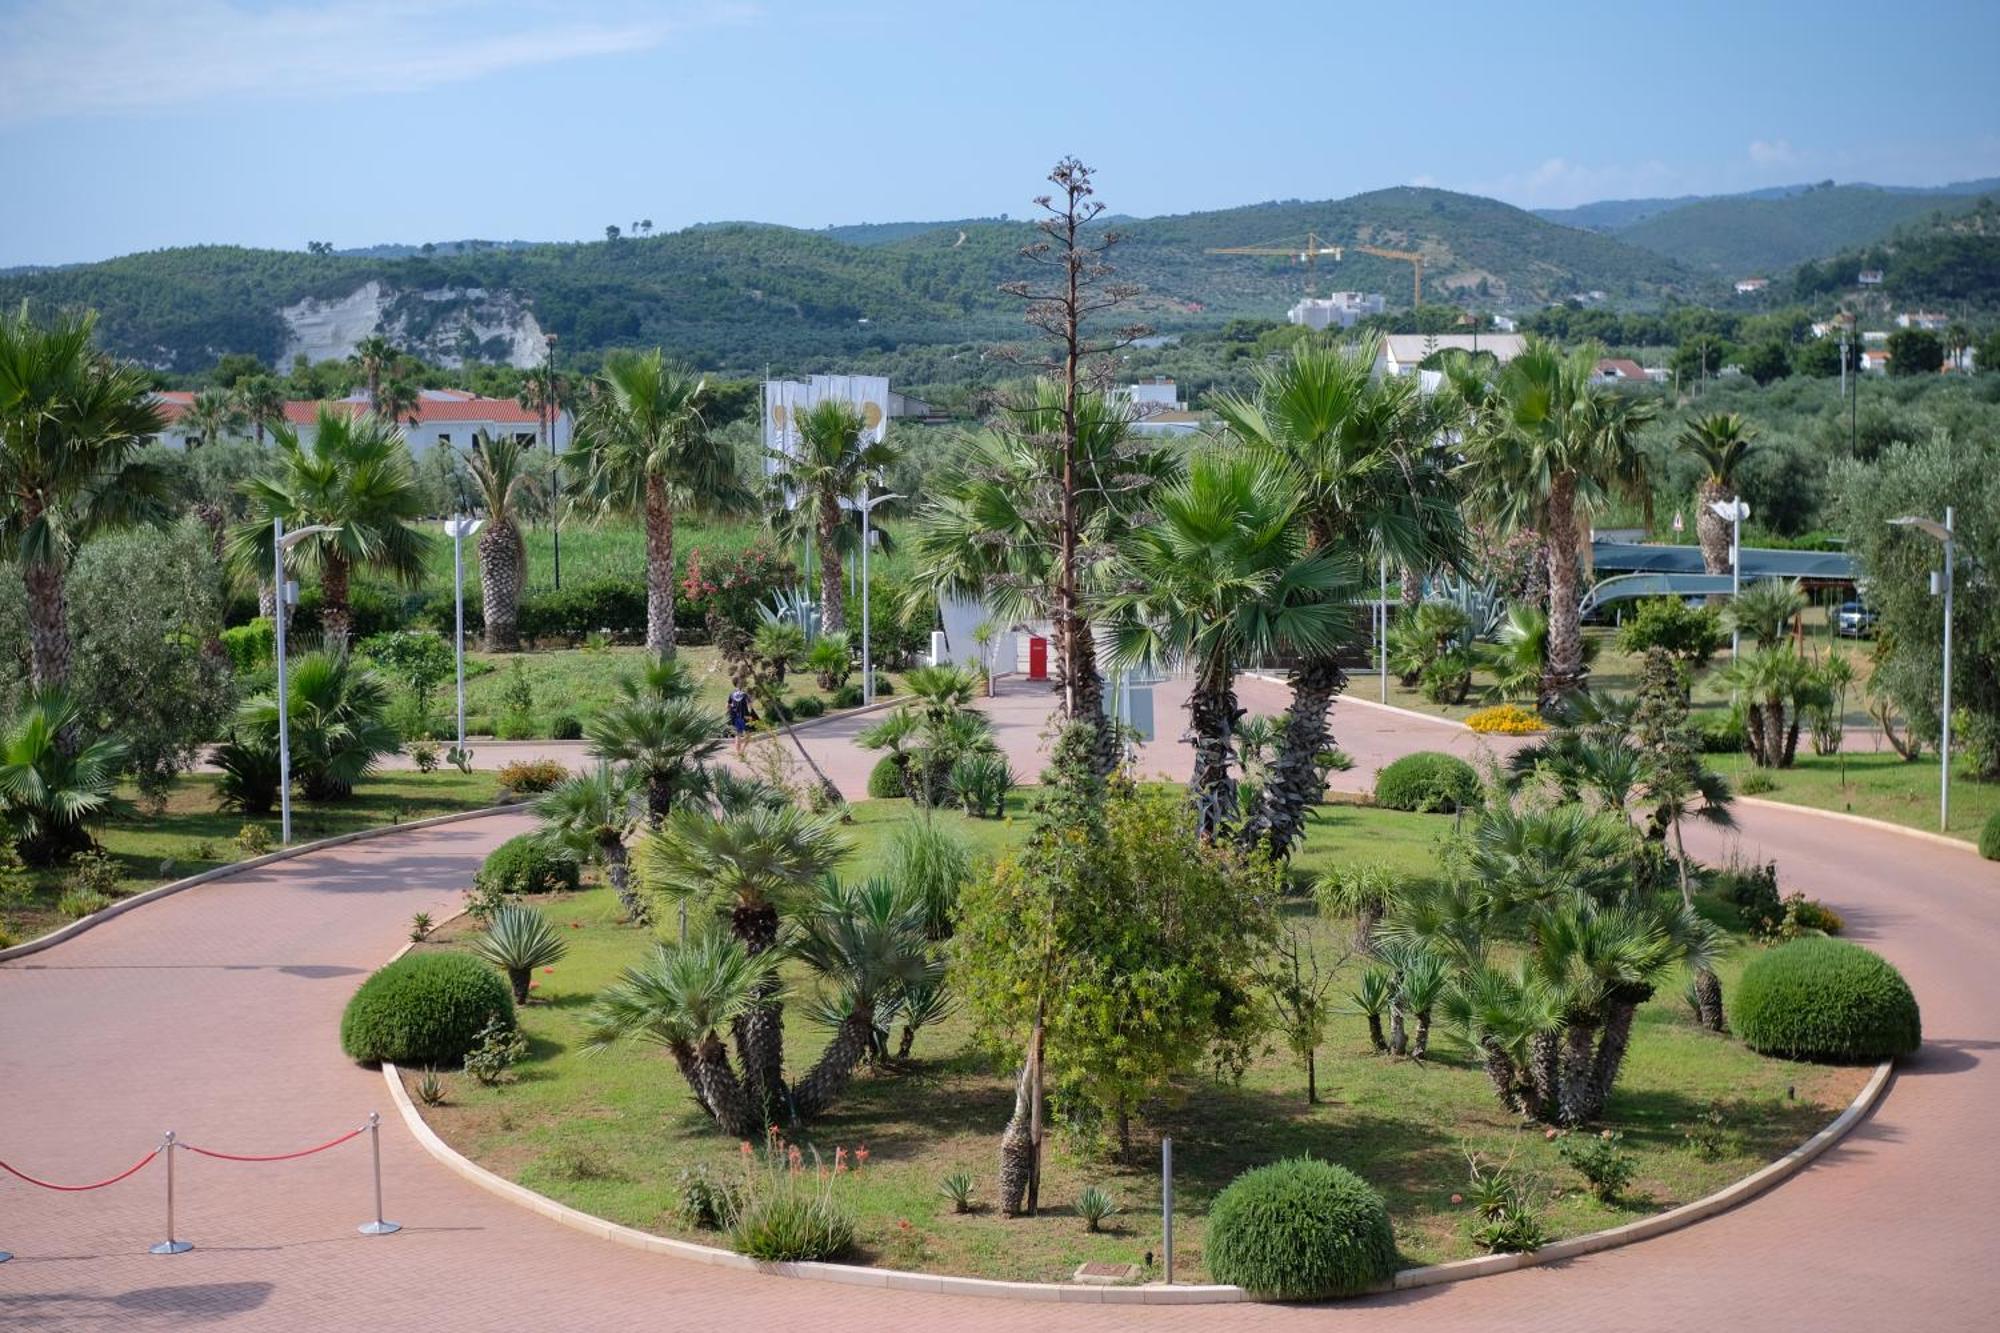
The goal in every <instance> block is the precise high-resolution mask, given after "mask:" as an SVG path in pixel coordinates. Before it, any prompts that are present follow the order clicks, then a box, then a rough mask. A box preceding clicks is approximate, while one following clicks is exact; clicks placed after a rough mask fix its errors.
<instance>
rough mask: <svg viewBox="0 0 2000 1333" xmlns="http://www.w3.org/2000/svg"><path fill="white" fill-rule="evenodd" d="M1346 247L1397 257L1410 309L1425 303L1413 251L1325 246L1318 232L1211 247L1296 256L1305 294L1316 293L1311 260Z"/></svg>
mask: <svg viewBox="0 0 2000 1333" xmlns="http://www.w3.org/2000/svg"><path fill="white" fill-rule="evenodd" d="M1345 250H1357V251H1359V252H1360V253H1362V254H1364V255H1374V256H1375V257H1376V258H1377V259H1400V260H1402V261H1403V262H1404V263H1406V264H1408V265H1410V268H1411V273H1412V276H1413V277H1414V279H1415V287H1414V292H1413V295H1412V300H1411V306H1410V308H1411V309H1412V310H1414V309H1416V308H1417V307H1418V306H1421V305H1422V304H1423V303H1424V257H1423V256H1422V255H1421V254H1418V253H1417V252H1416V251H1415V250H1388V249H1384V248H1383V247H1381V246H1379V245H1362V244H1360V243H1359V242H1351V243H1349V244H1346V245H1328V244H1326V243H1325V242H1323V241H1321V240H1320V238H1319V234H1318V233H1317V232H1310V231H1309V232H1307V233H1306V241H1305V244H1304V245H1303V246H1300V245H1292V244H1281V243H1278V242H1272V243H1270V244H1268V245H1225V246H1215V247H1212V248H1211V249H1210V250H1209V251H1208V253H1209V254H1212V255H1269V256H1271V257H1273V258H1276V259H1295V260H1297V261H1298V262H1299V263H1301V264H1304V265H1305V266H1306V295H1307V296H1312V295H1315V292H1314V290H1313V277H1314V272H1315V265H1314V262H1313V261H1315V260H1317V259H1318V258H1319V257H1320V256H1321V255H1332V256H1333V258H1334V260H1335V261H1336V262H1338V261H1339V259H1340V258H1341V254H1342V252H1343V251H1345Z"/></svg>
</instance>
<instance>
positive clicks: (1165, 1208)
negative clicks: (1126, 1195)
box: [1160, 1134, 1174, 1286]
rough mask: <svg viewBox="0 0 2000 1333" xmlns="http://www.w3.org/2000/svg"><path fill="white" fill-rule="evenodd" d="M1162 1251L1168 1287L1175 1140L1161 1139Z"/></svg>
mask: <svg viewBox="0 0 2000 1333" xmlns="http://www.w3.org/2000/svg"><path fill="white" fill-rule="evenodd" d="M1160 1251H1161V1253H1162V1255H1163V1257H1164V1258H1165V1261H1166V1266H1167V1285H1168V1286H1172V1285H1173V1283H1174V1139H1173V1135H1171V1134H1167V1135H1162V1136H1161V1138H1160Z"/></svg>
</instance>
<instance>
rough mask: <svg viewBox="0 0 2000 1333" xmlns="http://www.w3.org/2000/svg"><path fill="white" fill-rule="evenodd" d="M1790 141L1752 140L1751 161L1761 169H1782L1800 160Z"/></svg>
mask: <svg viewBox="0 0 2000 1333" xmlns="http://www.w3.org/2000/svg"><path fill="white" fill-rule="evenodd" d="M1798 156H1799V155H1798V154H1797V153H1796V152H1794V151H1792V144H1791V140H1789V139H1752V140H1751V141H1750V160H1751V161H1752V162H1755V163H1756V164H1757V165H1758V166H1760V167H1781V166H1786V165H1788V164H1790V163H1792V162H1795V161H1797V160H1798Z"/></svg>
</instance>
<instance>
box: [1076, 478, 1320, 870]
mask: <svg viewBox="0 0 2000 1333" xmlns="http://www.w3.org/2000/svg"><path fill="white" fill-rule="evenodd" d="M1291 483H1292V478H1291V477H1290V475H1289V474H1288V473H1286V472H1283V471H1280V470H1279V469H1278V468H1277V467H1276V466H1274V465H1272V464H1270V463H1268V462H1265V461H1262V460H1259V459H1256V458H1253V457H1250V456H1248V455H1245V454H1240V453H1239V454H1234V455H1224V454H1222V453H1220V452H1211V453H1205V454H1203V455H1201V456H1200V457H1198V458H1197V459H1196V460H1195V461H1194V462H1193V464H1192V465H1191V466H1190V468H1189V470H1188V476H1187V479H1186V480H1184V481H1181V482H1178V483H1176V484H1175V485H1173V486H1171V487H1168V488H1167V489H1166V490H1165V491H1164V492H1163V493H1161V494H1160V495H1159V496H1157V497H1156V501H1155V506H1156V510H1157V513H1156V516H1155V519H1154V522H1153V523H1152V524H1151V525H1150V526H1148V527H1146V528H1143V529H1141V530H1139V531H1137V532H1134V533H1133V534H1132V535H1131V537H1130V538H1129V539H1128V541H1127V544H1126V550H1125V552H1124V553H1123V554H1122V556H1121V559H1120V561H1119V566H1120V568H1119V573H1118V578H1119V581H1120V584H1121V590H1120V591H1119V592H1117V593H1115V594H1113V595H1112V596H1110V597H1108V598H1106V599H1105V607H1106V610H1107V612H1108V614H1109V616H1110V618H1111V620H1112V623H1113V643H1114V648H1113V652H1112V658H1113V660H1114V661H1115V662H1117V663H1118V664H1119V665H1121V666H1141V665H1149V666H1161V665H1165V664H1167V663H1170V662H1176V661H1185V662H1186V663H1188V664H1189V665H1190V667H1191V668H1192V670H1193V673H1194V684H1193V687H1192V690H1191V692H1190V694H1189V697H1188V712H1189V723H1190V730H1191V732H1192V734H1193V738H1194V747H1195V763H1194V776H1193V778H1192V780H1191V781H1190V783H1189V790H1190V792H1191V793H1192V794H1193V796H1194V797H1195V800H1196V803H1197V805H1198V807H1199V810H1200V814H1199V822H1200V828H1201V832H1202V835H1203V836H1204V837H1213V836H1215V834H1216V833H1217V832H1218V831H1219V830H1220V829H1221V827H1222V826H1223V825H1224V824H1225V823H1229V822H1232V821H1233V820H1234V818H1235V816H1236V813H1237V803H1236V797H1237V792H1236V786H1235V783H1234V781H1233V780H1232V779H1231V777H1230V775H1229V768H1230V763H1231V760H1232V759H1233V757H1234V751H1235V745H1234V742H1233V740H1232V735H1233V732H1234V730H1235V727H1236V721H1237V719H1238V718H1239V717H1240V716H1242V709H1240V708H1239V707H1238V706H1237V703H1236V690H1235V676H1236V671H1237V669H1238V668H1239V667H1240V666H1242V665H1244V664H1245V663H1246V662H1247V661H1248V660H1249V659H1251V658H1253V657H1257V656H1262V655H1275V654H1278V653H1291V652H1317V653H1327V652H1331V651H1332V650H1333V649H1334V648H1335V647H1337V646H1338V645H1340V644H1341V643H1343V642H1345V641H1346V638H1347V634H1348V631H1349V628H1350V617H1349V608H1350V606H1351V603H1352V600H1353V598H1354V597H1355V595H1356V594H1357V591H1358V582H1357V576H1356V571H1355V567H1354V563H1353V561H1352V560H1351V559H1350V558H1348V557H1347V556H1346V554H1345V553H1341V552H1335V551H1331V550H1324V549H1322V550H1316V551H1314V552H1312V553H1310V554H1306V553H1304V551H1303V547H1304V545H1305V540H1304V533H1303V532H1302V531H1301V529H1300V527H1299V525H1298V524H1297V523H1296V522H1295V521H1294V520H1295V518H1296V510H1297V505H1298V495H1297V491H1296V489H1295V488H1294V487H1293V485H1292V484H1291Z"/></svg>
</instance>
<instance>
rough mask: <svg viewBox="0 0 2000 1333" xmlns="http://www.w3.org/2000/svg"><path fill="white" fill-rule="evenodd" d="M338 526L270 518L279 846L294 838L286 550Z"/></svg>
mask: <svg viewBox="0 0 2000 1333" xmlns="http://www.w3.org/2000/svg"><path fill="white" fill-rule="evenodd" d="M338 531H340V529H339V528H337V527H331V526H329V525H327V524H325V523H313V524H310V525H308V526H306V527H303V528H299V529H298V530H296V531H294V532H286V531H285V520H284V519H283V518H282V517H274V518H273V519H272V520H271V565H272V574H273V575H274V576H275V577H276V579H277V591H278V596H277V599H276V604H275V606H276V609H275V613H274V615H273V619H275V620H276V621H277V627H276V630H275V634H276V639H275V641H274V644H273V648H274V651H275V652H276V654H277V658H278V845H279V846H280V847H285V846H289V845H290V843H291V841H292V732H291V700H290V698H289V697H288V696H289V694H290V686H289V685H288V684H287V683H286V680H285V621H286V620H287V619H289V618H290V617H289V614H288V612H289V608H290V605H291V597H290V594H289V592H288V589H287V585H286V583H285V552H287V551H289V550H291V549H292V548H293V547H294V546H297V545H298V544H299V543H300V542H302V541H304V540H305V539H306V538H308V537H317V536H318V535H319V534H321V533H323V532H338Z"/></svg>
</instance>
